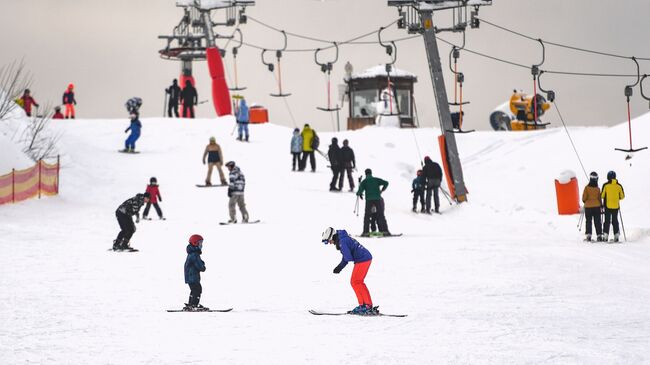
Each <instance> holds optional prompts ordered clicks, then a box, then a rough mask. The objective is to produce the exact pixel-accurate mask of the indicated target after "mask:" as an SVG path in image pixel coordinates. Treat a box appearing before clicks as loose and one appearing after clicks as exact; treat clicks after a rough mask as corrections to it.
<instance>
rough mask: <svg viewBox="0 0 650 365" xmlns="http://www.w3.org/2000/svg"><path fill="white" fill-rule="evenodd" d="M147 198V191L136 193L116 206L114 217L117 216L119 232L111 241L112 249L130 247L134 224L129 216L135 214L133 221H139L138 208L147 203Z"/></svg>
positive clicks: (148, 196)
mask: <svg viewBox="0 0 650 365" xmlns="http://www.w3.org/2000/svg"><path fill="white" fill-rule="evenodd" d="M149 198H150V195H149V193H144V194H137V195H136V196H134V197H133V198H131V199H128V200H126V201H125V202H124V203H122V205H120V206H119V208H117V210H116V211H115V217H117V223H118V224H119V225H120V233H118V235H117V238H116V239H115V241H113V250H115V251H117V250H128V249H130V248H131V247H130V246H129V241H130V240H131V236H133V233H135V224H133V218H131V217H132V216H134V215H135V222H136V223H139V222H140V208H142V206H143V205H144V204H145V203H149Z"/></svg>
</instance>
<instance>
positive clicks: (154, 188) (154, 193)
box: [142, 177, 165, 219]
mask: <svg viewBox="0 0 650 365" xmlns="http://www.w3.org/2000/svg"><path fill="white" fill-rule="evenodd" d="M146 191H147V193H149V201H148V202H147V206H146V207H144V213H143V214H142V218H144V219H148V218H147V217H148V216H149V209H151V204H153V207H154V208H155V209H156V213H158V218H159V219H165V218H164V217H163V213H162V210H161V209H160V206H159V205H158V201H159V200H160V201H161V202H162V196H161V195H160V189H159V188H158V179H156V178H155V177H152V178H151V179H149V185H147V190H146Z"/></svg>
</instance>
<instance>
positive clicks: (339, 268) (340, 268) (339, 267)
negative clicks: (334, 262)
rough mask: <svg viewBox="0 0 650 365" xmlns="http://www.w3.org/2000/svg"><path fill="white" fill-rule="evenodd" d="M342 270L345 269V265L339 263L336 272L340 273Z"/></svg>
mask: <svg viewBox="0 0 650 365" xmlns="http://www.w3.org/2000/svg"><path fill="white" fill-rule="evenodd" d="M341 270H343V266H341V264H338V266H336V267H335V268H334V273H335V274H338V273H340V272H341Z"/></svg>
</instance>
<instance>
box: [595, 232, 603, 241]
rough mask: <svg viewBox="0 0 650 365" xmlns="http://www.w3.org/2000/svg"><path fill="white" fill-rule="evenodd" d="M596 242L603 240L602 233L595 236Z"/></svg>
mask: <svg viewBox="0 0 650 365" xmlns="http://www.w3.org/2000/svg"><path fill="white" fill-rule="evenodd" d="M596 242H603V235H602V234H599V235H598V236H597V237H596Z"/></svg>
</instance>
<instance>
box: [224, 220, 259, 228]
mask: <svg viewBox="0 0 650 365" xmlns="http://www.w3.org/2000/svg"><path fill="white" fill-rule="evenodd" d="M259 222H260V220H259V219H257V220H254V221H248V222H241V223H238V222H235V223H229V222H219V224H220V225H222V226H227V225H231V224H255V223H259Z"/></svg>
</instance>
